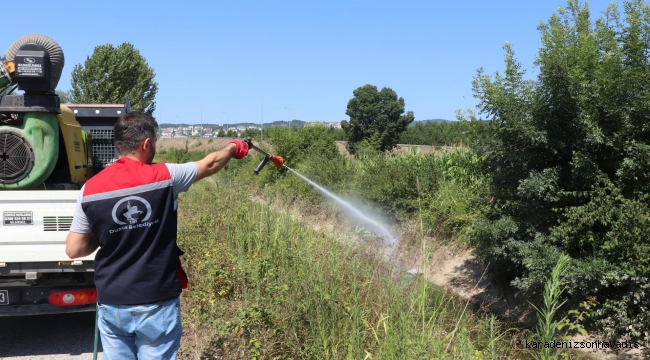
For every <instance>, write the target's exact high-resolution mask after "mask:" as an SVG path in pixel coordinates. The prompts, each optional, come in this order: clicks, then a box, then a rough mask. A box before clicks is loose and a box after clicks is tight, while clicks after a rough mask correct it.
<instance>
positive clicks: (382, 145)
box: [341, 84, 415, 153]
mask: <svg viewBox="0 0 650 360" xmlns="http://www.w3.org/2000/svg"><path fill="white" fill-rule="evenodd" d="M353 94H354V97H353V98H352V99H350V101H349V102H348V108H347V111H346V112H345V114H346V115H348V116H349V117H350V122H349V123H348V122H347V121H345V120H344V121H341V127H342V128H343V130H344V131H345V133H346V135H347V137H348V150H349V151H350V152H352V153H354V150H355V148H356V146H357V144H359V143H360V142H361V141H363V140H366V141H368V142H370V143H372V144H373V146H375V147H376V148H377V150H380V151H385V150H391V149H392V148H393V147H395V145H396V144H397V140H398V139H399V136H400V134H401V133H402V132H404V131H405V130H406V128H407V127H408V125H409V124H410V123H412V122H413V120H414V119H415V117H414V116H413V112H412V111H409V112H407V113H406V115H402V114H404V99H403V98H398V97H397V93H396V92H395V91H393V90H392V89H390V88H387V87H385V88H383V89H381V91H377V87H376V86H374V85H370V84H368V85H365V86H362V87H359V88H357V89H356V90H354V92H353Z"/></svg>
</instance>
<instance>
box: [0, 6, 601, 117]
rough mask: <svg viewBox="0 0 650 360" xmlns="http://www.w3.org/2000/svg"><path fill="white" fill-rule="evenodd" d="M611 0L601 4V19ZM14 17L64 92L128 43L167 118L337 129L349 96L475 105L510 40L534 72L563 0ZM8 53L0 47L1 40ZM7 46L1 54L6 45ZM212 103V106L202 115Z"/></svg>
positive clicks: (54, 12)
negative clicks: (59, 51)
mask: <svg viewBox="0 0 650 360" xmlns="http://www.w3.org/2000/svg"><path fill="white" fill-rule="evenodd" d="M608 3H610V1H600V0H597V1H590V2H589V4H590V9H591V11H592V17H597V16H599V15H600V13H601V12H602V11H603V10H604V9H605V7H606V5H607V4H608ZM30 4H32V5H30V9H31V10H29V13H30V15H29V16H27V15H20V10H19V7H16V8H15V9H14V10H12V12H11V17H12V19H13V20H12V21H11V22H10V23H11V25H10V26H6V27H5V28H4V31H3V39H4V43H5V45H4V46H6V48H9V46H10V45H11V43H13V41H15V40H16V39H18V38H19V37H21V36H22V35H25V34H29V33H40V34H44V35H47V36H49V37H51V38H53V39H54V40H56V41H57V42H58V43H59V44H60V45H61V47H62V48H63V51H64V53H65V58H66V65H65V68H64V70H63V77H62V78H61V81H60V83H59V89H62V90H68V89H70V87H71V86H70V73H71V71H72V68H73V67H74V65H75V64H78V63H83V62H84V61H85V60H86V57H87V56H90V55H91V54H92V52H93V49H94V47H95V46H97V45H102V44H108V43H111V44H114V45H115V46H117V45H119V44H121V43H122V42H125V41H128V42H130V43H132V44H134V45H135V47H136V48H138V49H139V50H140V52H141V53H142V55H143V56H144V57H145V58H146V59H147V62H148V63H149V65H150V66H151V67H153V68H154V70H155V72H156V81H157V82H158V84H159V91H158V95H157V98H156V104H157V105H156V106H157V109H156V111H155V113H154V116H155V117H156V118H157V120H158V122H159V123H165V122H182V123H199V122H200V121H201V117H202V119H203V122H204V123H207V122H209V123H225V122H229V123H234V122H260V121H261V120H262V99H263V98H264V97H266V99H265V100H264V101H263V106H264V111H263V116H264V121H265V122H269V121H273V120H286V119H288V118H291V119H300V120H305V121H340V120H344V119H348V117H347V116H346V115H345V110H346V106H347V102H348V101H349V100H350V98H351V97H352V91H353V90H354V89H356V88H357V87H359V86H363V85H365V84H373V85H376V86H377V87H379V88H381V87H385V86H387V87H390V88H392V89H393V90H395V91H396V92H397V94H398V95H399V96H401V97H403V98H404V100H405V103H406V110H410V111H413V112H414V114H415V118H416V120H424V119H435V118H440V119H450V120H452V119H454V118H455V111H456V110H457V109H460V108H465V107H466V106H468V107H473V106H474V105H475V104H476V100H475V99H474V98H473V97H472V91H471V81H472V77H473V76H474V75H475V74H476V69H478V68H479V67H483V68H484V69H485V70H486V72H487V73H489V74H492V73H494V72H495V71H497V70H502V69H503V50H502V47H503V44H504V43H505V42H506V41H509V42H510V43H512V44H513V47H514V50H515V53H516V54H517V58H518V59H519V61H520V62H521V63H522V65H523V67H524V68H526V69H528V70H529V73H530V74H531V76H534V75H535V69H534V68H533V61H534V57H535V55H536V52H537V48H538V45H539V39H540V35H539V32H538V30H537V26H538V25H539V23H540V21H542V20H544V21H545V20H547V19H548V18H549V16H550V15H551V14H553V13H555V12H556V11H557V7H558V6H559V5H565V2H562V1H559V0H551V1H549V0H544V1H536V0H529V1H521V0H495V1H449V0H446V1H442V0H432V1H384V0H374V1H366V0H363V1H361V0H347V1H340V0H329V1H307V0H305V1H247V0H239V1H184V2H180V1H174V2H172V1H133V0H131V1H121V0H113V1H67V0H66V1H62V2H52V1H33V2H30ZM0 46H2V45H1V44H0ZM0 51H2V50H0ZM201 108H203V111H201Z"/></svg>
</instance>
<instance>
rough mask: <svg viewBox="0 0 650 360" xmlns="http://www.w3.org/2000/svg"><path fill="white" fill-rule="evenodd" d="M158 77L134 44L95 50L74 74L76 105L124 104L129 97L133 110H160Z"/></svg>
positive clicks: (74, 100) (105, 46)
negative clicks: (155, 78)
mask: <svg viewBox="0 0 650 360" xmlns="http://www.w3.org/2000/svg"><path fill="white" fill-rule="evenodd" d="M155 76H156V74H155V73H154V70H153V68H151V67H150V66H149V65H148V64H147V62H146V60H145V58H144V57H143V56H142V55H141V54H140V51H138V49H136V48H135V47H134V46H133V45H132V44H130V43H128V42H125V43H123V44H122V45H120V46H118V47H117V48H115V47H113V45H112V44H106V45H100V46H97V47H95V51H94V52H93V54H92V56H90V57H88V58H86V62H85V63H84V64H83V65H82V64H77V65H75V67H74V69H73V70H72V81H71V82H72V90H71V91H72V101H73V102H75V103H77V104H121V103H123V102H124V99H125V98H126V97H127V96H128V97H129V99H130V101H131V108H132V109H133V110H136V111H143V112H146V113H148V114H153V112H154V111H155V110H156V102H155V99H156V93H157V92H158V83H157V82H156V81H155V80H154V77H155Z"/></svg>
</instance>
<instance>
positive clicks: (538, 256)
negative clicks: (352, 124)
mask: <svg viewBox="0 0 650 360" xmlns="http://www.w3.org/2000/svg"><path fill="white" fill-rule="evenodd" d="M624 9H625V20H624V21H621V19H620V16H619V14H618V12H617V8H616V6H615V5H612V6H610V7H609V8H608V9H607V11H606V12H605V17H604V18H601V19H598V20H597V21H595V22H594V23H592V22H591V20H590V18H589V9H588V7H587V5H586V4H585V5H581V4H580V3H578V1H577V0H569V1H568V6H567V8H560V10H559V13H558V14H557V15H553V16H552V17H551V18H550V19H549V21H548V22H547V23H543V24H542V25H540V27H539V29H540V30H541V33H542V41H541V47H540V50H539V55H538V58H537V61H536V64H537V66H538V67H539V75H538V76H537V79H536V80H535V81H533V80H525V76H524V74H525V72H524V71H523V70H522V69H521V66H520V64H519V63H517V62H516V60H515V58H514V52H513V51H512V48H511V46H510V45H509V44H506V46H505V51H506V56H505V58H506V70H505V72H504V75H500V74H498V73H497V74H496V75H495V76H494V78H491V77H489V76H486V75H484V74H483V72H482V70H479V72H478V75H477V76H476V77H475V79H474V82H473V86H474V91H475V96H476V97H477V98H479V100H480V110H481V111H482V114H485V115H487V117H488V118H489V120H490V121H491V124H490V126H489V133H488V136H487V137H486V138H485V139H483V140H482V141H481V142H479V143H477V145H476V150H477V152H478V153H479V154H480V155H481V156H484V157H485V159H486V162H485V171H486V172H487V173H489V174H490V178H491V179H492V183H491V195H492V199H491V201H492V206H491V208H490V211H489V213H488V218H489V220H490V221H489V222H479V223H478V224H477V228H476V229H477V237H476V249H477V254H478V255H479V256H480V257H481V258H482V259H483V260H486V261H489V262H491V264H492V266H491V269H492V271H493V272H492V275H493V276H494V277H497V278H501V279H503V280H506V281H511V283H512V284H513V285H514V286H516V287H517V288H518V289H519V290H521V291H522V292H523V293H524V294H526V295H528V296H530V297H532V298H538V297H539V295H540V294H541V292H542V290H543V285H544V283H545V279H546V278H547V277H548V274H550V272H551V269H552V267H553V264H554V262H555V259H557V257H558V255H559V254H560V253H566V254H568V255H569V256H570V257H571V258H572V259H573V261H572V265H571V266H569V267H568V268H567V270H566V277H567V289H566V293H567V294H569V295H570V296H571V300H573V301H575V302H576V303H577V302H579V301H583V300H585V299H586V298H587V297H589V296H596V297H597V299H598V302H599V303H600V306H599V307H595V308H594V310H593V311H592V314H591V315H593V316H594V319H595V320H596V323H597V324H599V325H600V326H601V328H602V329H603V330H604V331H605V333H606V335H607V336H609V337H612V338H620V337H627V338H629V339H633V340H644V341H646V342H647V341H648V340H650V329H649V328H648V326H649V324H650V321H648V315H647V313H648V308H649V307H648V306H649V305H650V299H649V298H648V297H649V296H650V294H648V292H647V290H646V289H647V284H648V282H649V280H648V279H650V260H649V259H650V211H648V206H650V195H649V190H650V186H649V185H650V126H648V123H649V122H648V120H649V118H648V114H650V102H648V101H647V99H648V98H647V94H648V93H650V81H648V79H650V72H649V71H648V70H647V69H648V68H650V60H649V59H648V57H647V56H646V55H645V54H647V53H648V51H650V43H648V42H647V41H645V40H644V39H646V38H648V37H649V36H650V27H648V26H647V22H648V20H647V19H648V18H649V17H650V7H649V6H648V5H647V4H645V3H643V2H641V1H625V2H624ZM469 118H470V119H472V120H476V119H475V118H474V119H473V118H472V116H469ZM475 122H476V121H475ZM632 299H634V300H632Z"/></svg>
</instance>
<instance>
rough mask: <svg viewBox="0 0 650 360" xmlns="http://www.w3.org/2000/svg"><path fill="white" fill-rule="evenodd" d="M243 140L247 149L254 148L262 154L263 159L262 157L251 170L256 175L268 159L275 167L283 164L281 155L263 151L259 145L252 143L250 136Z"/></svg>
mask: <svg viewBox="0 0 650 360" xmlns="http://www.w3.org/2000/svg"><path fill="white" fill-rule="evenodd" d="M244 141H245V142H246V144H248V148H249V149H255V150H257V151H259V152H260V153H261V154H262V155H264V159H262V161H261V162H260V163H259V164H258V165H257V167H255V170H253V172H254V173H255V174H256V175H258V174H259V173H260V171H262V169H263V168H264V166H266V163H268V162H269V161H271V162H272V163H273V165H275V167H278V168H279V167H281V166H283V165H284V159H283V158H282V157H280V156H277V155H272V154H269V153H268V152H266V151H264V150H263V149H262V148H260V147H259V146H257V145H255V144H253V139H252V138H250V137H248V138H246V140H244Z"/></svg>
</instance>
